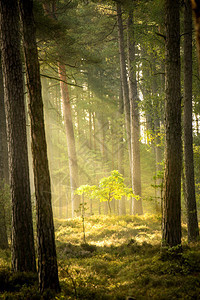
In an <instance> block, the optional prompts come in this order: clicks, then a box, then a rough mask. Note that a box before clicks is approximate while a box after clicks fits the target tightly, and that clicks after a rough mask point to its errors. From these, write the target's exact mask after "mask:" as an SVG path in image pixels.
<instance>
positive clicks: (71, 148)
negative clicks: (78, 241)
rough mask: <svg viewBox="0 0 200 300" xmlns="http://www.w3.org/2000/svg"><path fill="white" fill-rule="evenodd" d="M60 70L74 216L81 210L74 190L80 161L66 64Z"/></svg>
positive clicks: (59, 65) (59, 64)
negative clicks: (77, 152) (78, 160)
mask: <svg viewBox="0 0 200 300" xmlns="http://www.w3.org/2000/svg"><path fill="white" fill-rule="evenodd" d="M58 72H59V77H60V80H61V81H60V88H61V95H62V100H63V112H64V122H65V129H66V137H67V148H68V158H69V172H70V187H71V203H72V217H74V214H75V213H76V211H78V210H79V205H80V197H79V196H78V195H76V194H75V193H74V192H75V190H76V189H77V188H78V187H79V174H78V162H77V155H76V144H75V137H74V128H73V121H72V113H71V105H70V98H69V91H68V85H67V76H66V68H65V65H64V64H61V63H58Z"/></svg>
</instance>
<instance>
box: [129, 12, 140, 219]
mask: <svg viewBox="0 0 200 300" xmlns="http://www.w3.org/2000/svg"><path fill="white" fill-rule="evenodd" d="M127 43H128V70H129V81H128V82H129V99H130V130H131V137H130V138H131V177H132V188H133V193H134V194H135V195H138V196H140V197H141V169H140V124H139V109H138V94H137V80H136V70H135V69H136V68H135V67H136V66H135V40H134V24H133V12H132V11H131V12H130V13H129V16H128V39H127ZM133 214H138V215H142V214H143V208H142V199H141V198H140V199H139V200H136V199H135V198H134V199H133Z"/></svg>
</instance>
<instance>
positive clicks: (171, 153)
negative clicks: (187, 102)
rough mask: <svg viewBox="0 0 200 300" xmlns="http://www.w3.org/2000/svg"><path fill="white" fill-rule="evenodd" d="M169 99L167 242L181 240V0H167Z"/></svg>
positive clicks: (164, 216)
mask: <svg viewBox="0 0 200 300" xmlns="http://www.w3.org/2000/svg"><path fill="white" fill-rule="evenodd" d="M165 17H166V20H165V22H166V45H165V47H166V48H165V49H166V102H165V131H166V137H165V175H164V203H163V228H162V230H163V232H162V240H163V245H168V246H170V247H172V246H175V245H178V244H181V161H182V159H181V156H182V155H181V153H182V145H181V94H180V16H179V1H178V0H177V1H174V0H165Z"/></svg>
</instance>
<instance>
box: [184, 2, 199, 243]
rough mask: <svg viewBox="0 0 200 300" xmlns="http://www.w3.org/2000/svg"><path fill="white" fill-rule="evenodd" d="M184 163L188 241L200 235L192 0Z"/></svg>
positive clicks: (187, 18)
mask: <svg viewBox="0 0 200 300" xmlns="http://www.w3.org/2000/svg"><path fill="white" fill-rule="evenodd" d="M184 32H185V33H187V34H185V35H184V163H185V188H186V199H185V200H186V208H187V225H188V241H189V242H191V241H195V240H197V237H198V236H199V228H198V220H197V207H196V197H195V182H194V159H193V136H192V134H193V132H192V9H191V2H190V0H186V1H185V9H184Z"/></svg>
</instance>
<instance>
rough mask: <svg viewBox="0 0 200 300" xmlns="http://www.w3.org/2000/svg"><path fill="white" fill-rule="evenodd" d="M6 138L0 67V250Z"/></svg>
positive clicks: (4, 239)
mask: <svg viewBox="0 0 200 300" xmlns="http://www.w3.org/2000/svg"><path fill="white" fill-rule="evenodd" d="M7 152H8V151H7V137H6V115H5V107H4V93H3V74H2V68H1V66H0V194H1V197H0V249H7V248H8V236H7V229H6V218H5V200H4V193H3V189H4V183H5V182H6V183H8V180H7V178H6V177H7V176H6V174H7V173H8V153H7Z"/></svg>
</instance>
